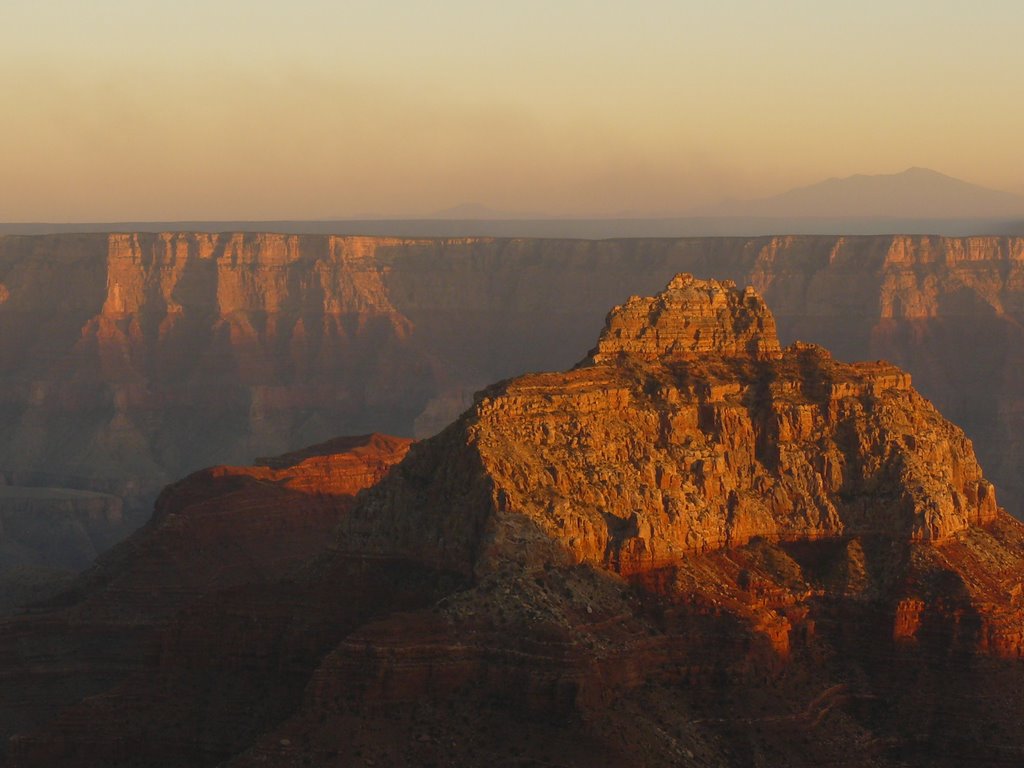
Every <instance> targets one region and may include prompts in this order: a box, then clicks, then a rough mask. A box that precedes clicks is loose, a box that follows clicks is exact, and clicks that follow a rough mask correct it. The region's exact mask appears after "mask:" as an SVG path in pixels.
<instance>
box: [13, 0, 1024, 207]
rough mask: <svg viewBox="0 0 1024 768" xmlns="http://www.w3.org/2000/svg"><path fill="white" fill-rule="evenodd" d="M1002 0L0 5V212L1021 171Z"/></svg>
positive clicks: (612, 192) (681, 202)
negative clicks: (908, 171)
mask: <svg viewBox="0 0 1024 768" xmlns="http://www.w3.org/2000/svg"><path fill="white" fill-rule="evenodd" d="M1022 32H1024V2H1021V0H973V1H972V2H966V1H964V2H961V1H960V0H955V1H954V0H856V2H847V1H846V0H828V1H827V2H824V1H823V0H776V1H774V2H768V1H767V0H702V1H701V2H696V1H691V0H675V1H674V2H671V1H669V0H633V2H625V1H623V2H601V0H561V1H560V0H543V1H538V0H517V2H507V1H506V2H492V1H491V0H472V1H470V0H432V1H431V2H411V1H407V2H396V1H395V0H373V1H372V2H363V1H362V0H334V1H333V2H326V1H324V2H314V1H313V0H291V1H290V2H288V3H284V2H267V1H265V0H245V1H244V2H243V1H242V0H202V1H200V0H175V1H174V2H170V1H168V2H153V1H152V0H90V2H82V0H2V2H0V99H2V101H0V103H2V112H0V146H2V148H3V150H2V153H0V220H4V221H19V220H20V221H25V220H46V221H103V220H132V219H135V220H141V219H184V218H201V219H217V218H254V219H259V218H326V217H336V216H353V215H361V214H368V213H380V214H422V213H429V212H431V211H433V210H437V209H440V208H445V207H448V206H451V205H455V204H458V203H461V202H465V201H472V202H478V203H482V204H485V205H488V206H491V207H494V208H500V209H506V210H518V211H526V212H531V211H536V212H542V213H554V214H600V213H608V212H618V211H633V212H641V213H651V212H657V211H666V212H667V211H680V210H684V209H686V208H687V207H688V206H691V205H695V204H701V203H705V202H713V201H717V200H718V199H721V198H722V197H725V196H735V197H749V196H758V195H763V194H771V193H775V192H778V191H782V190H783V189H786V188H788V187H791V186H795V185H798V184H806V183H811V182H814V181H818V180H820V179H822V178H825V177H828V176H845V175H849V174H852V173H891V172H896V171H900V170H903V169H904V168H906V167H908V166H912V165H917V166H925V167H929V168H934V169H936V170H940V171H943V172H945V173H948V174H951V175H954V176H958V177H961V178H965V179H967V180H969V181H973V182H976V183H981V184H985V185H988V186H994V187H1000V188H1010V187H1013V188H1019V187H1020V186H1021V185H1022V184H1024V143H1022V136H1024V99H1022V98H1021V95H1022V94H1024V64H1022V62H1021V58H1020V36H1021V33H1022Z"/></svg>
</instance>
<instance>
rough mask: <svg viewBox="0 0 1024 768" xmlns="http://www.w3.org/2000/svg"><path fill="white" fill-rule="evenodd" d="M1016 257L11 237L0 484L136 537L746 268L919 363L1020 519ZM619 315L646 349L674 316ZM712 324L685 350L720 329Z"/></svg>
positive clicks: (780, 245)
mask: <svg viewBox="0 0 1024 768" xmlns="http://www.w3.org/2000/svg"><path fill="white" fill-rule="evenodd" d="M1022 263H1024V240H1021V239H1019V238H995V237H991V238H985V237H978V238H939V237H926V236H916V237H902V236H901V237H892V236H887V237H847V238H842V237H764V238H710V239H708V238H704V239H702V238H689V239H637V240H604V241H571V240H539V239H488V238H460V239H398V238H364V237H341V236H337V237H332V236H286V235H274V234H237V233H236V234H232V233H228V234H219V235H211V234H190V233H165V234H132V233H122V234H111V235H54V236H40V237H3V238H0V424H2V425H3V427H4V428H3V430H0V480H2V481H3V482H5V483H7V484H9V485H12V486H32V487H58V488H70V489H75V490H81V491H88V492H95V493H101V494H106V495H110V496H113V497H115V498H117V499H121V500H122V503H123V516H124V521H125V522H124V524H123V525H122V526H121V527H120V529H119V531H118V532H117V535H123V533H125V532H126V531H127V530H129V529H130V528H131V527H133V526H135V525H138V524H139V523H141V522H142V521H143V520H144V519H145V517H146V516H147V515H148V510H149V508H150V503H151V501H152V499H153V498H154V497H155V495H156V493H157V492H158V490H159V488H160V487H162V485H164V484H165V483H167V482H170V481H172V480H174V479H175V478H177V477H180V476H181V475H184V474H187V473H188V472H191V471H193V470H195V469H198V468H200V467H203V466H209V465H213V464H221V463H246V462H250V461H252V459H253V458H254V457H256V456H260V455H268V454H273V453H280V452H283V451H287V450H292V449H294V448H297V447H299V446H302V445H307V444H310V443H314V442H317V441H321V440H325V439H327V438H329V437H331V436H332V435H336V434H345V433H362V432H368V431H372V430H382V431H387V432H389V433H394V434H403V435H408V436H413V435H415V436H418V437H426V436H429V435H431V434H434V433H436V432H437V431H439V430H440V429H441V428H443V427H444V425H446V424H447V423H449V422H450V421H451V420H452V419H454V418H455V417H456V416H457V415H458V414H459V413H461V412H462V411H463V410H465V409H466V408H467V407H468V406H469V405H470V404H471V403H472V397H473V393H474V392H475V391H477V390H479V389H480V388H482V387H484V386H486V385H487V384H488V383H490V382H492V381H496V380H498V379H502V378H505V377H508V376H513V375H518V374H520V373H522V372H524V371H531V370H532V371H538V370H561V369H564V368H566V367H569V366H571V365H572V364H573V363H574V362H575V361H576V360H578V359H579V355H580V350H582V349H587V348H588V347H589V346H591V345H592V344H593V331H594V328H595V327H599V324H600V322H601V320H602V318H603V317H604V315H605V314H606V312H607V310H608V308H609V307H610V306H613V305H615V304H618V303H620V302H622V301H623V299H624V298H625V297H627V296H629V295H630V294H631V293H632V294H637V295H639V296H650V297H652V298H653V297H655V296H656V295H657V294H659V293H660V292H661V290H662V289H663V288H664V286H665V285H666V283H667V282H668V281H669V280H670V279H671V278H672V277H673V275H675V274H676V273H679V272H688V273H692V274H694V275H695V276H696V277H697V278H715V279H730V280H733V281H735V282H736V284H737V285H741V286H746V285H751V286H753V287H754V289H756V291H757V292H758V293H759V295H761V296H762V297H763V298H764V300H765V302H766V304H767V305H768V306H769V307H770V308H771V309H772V311H773V314H774V317H775V323H776V324H777V330H778V336H779V339H780V340H781V343H782V344H789V343H791V342H793V341H796V340H802V341H806V342H813V343H817V344H820V345H823V346H825V347H826V348H828V349H830V350H831V352H832V354H833V355H834V356H835V357H836V359H839V360H854V359H867V360H874V359H879V358H882V359H886V360H889V361H891V362H893V363H894V364H896V365H899V366H900V367H901V368H903V369H904V370H907V371H908V372H909V373H911V374H912V375H913V377H914V383H915V386H916V387H917V388H918V390H919V391H920V392H921V393H922V394H923V395H925V396H926V397H928V398H929V399H930V400H932V401H933V402H934V403H935V404H936V406H937V407H938V408H939V409H940V410H941V411H942V412H943V413H944V414H945V415H947V416H948V417H949V418H951V419H952V420H953V421H954V422H955V423H957V424H959V425H960V426H962V427H963V428H964V429H965V431H966V432H967V434H968V436H970V437H971V438H972V440H973V441H974V445H975V449H976V450H977V451H978V455H979V457H980V459H981V463H982V466H984V467H985V469H986V472H987V473H988V476H989V477H990V478H991V479H992V481H993V482H994V483H995V485H996V487H997V489H998V491H999V497H1000V500H1001V501H1002V502H1003V503H1004V504H1005V505H1006V506H1007V508H1008V509H1010V510H1011V511H1012V512H1014V513H1017V512H1018V511H1020V505H1021V503H1022V501H1021V500H1022V499H1024V484H1022V483H1024V481H1022V480H1021V478H1024V442H1022V440H1021V437H1020V436H1021V435H1024V373H1022V372H1024V357H1022V355H1024V352H1022V350H1024V331H1022V330H1021V329H1022V328H1024V325H1022V320H1024V271H1022V269H1021V264H1022ZM739 301H740V304H742V301H741V300H739ZM738 306H739V305H738ZM649 309H651V308H647V307H640V306H638V307H636V310H637V311H638V312H646V311H648V310H649ZM708 309H709V311H710V312H711V313H712V315H714V314H715V313H716V312H717V311H718V310H717V309H712V308H710V307H709V308H708ZM730 311H731V310H730ZM737 311H739V310H737ZM712 315H709V316H708V317H711V316H712ZM738 318H739V316H737V319H738ZM623 322H624V323H625V324H626V325H624V326H623V328H622V329H621V330H622V332H623V333H624V334H625V335H624V336H622V337H621V338H620V341H619V342H618V343H620V344H622V343H625V341H627V340H628V341H629V344H630V345H632V346H631V349H632V351H635V352H637V351H639V350H640V349H641V347H643V346H644V345H649V344H650V343H651V341H652V339H654V338H655V335H660V334H665V333H667V334H669V336H671V334H672V333H674V332H675V331H673V330H672V329H668V328H665V327H659V326H657V324H655V325H654V326H652V327H653V328H654V330H653V331H652V332H651V334H652V335H651V336H650V337H645V338H643V339H640V338H630V337H629V334H628V331H627V326H628V324H629V323H632V322H633V320H624V321H623ZM698 325H699V324H697V325H694V326H693V327H692V328H691V329H689V330H688V331H687V332H689V331H692V332H693V334H694V335H693V336H690V337H689V338H688V342H687V343H689V344H690V345H691V346H694V345H695V346H694V348H695V349H696V348H698V347H700V345H703V344H711V343H714V342H713V339H710V338H704V337H701V338H700V339H697V338H696V336H695V334H696V333H697V331H698V330H699V327H698ZM678 341H679V342H680V343H682V341H683V338H682V337H680V339H679V340H678ZM738 343H740V344H741V346H742V343H741V342H738ZM764 352H765V353H767V352H768V350H764ZM758 354H760V353H758Z"/></svg>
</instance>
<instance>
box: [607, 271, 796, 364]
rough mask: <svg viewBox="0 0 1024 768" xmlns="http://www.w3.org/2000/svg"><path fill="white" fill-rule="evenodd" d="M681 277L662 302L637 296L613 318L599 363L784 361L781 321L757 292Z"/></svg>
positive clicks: (653, 298)
mask: <svg viewBox="0 0 1024 768" xmlns="http://www.w3.org/2000/svg"><path fill="white" fill-rule="evenodd" d="M734 287H735V283H726V284H724V285H723V284H718V283H714V282H711V283H707V282H701V281H698V280H696V279H695V278H694V277H693V276H692V275H676V276H675V277H674V278H672V281H671V282H670V283H669V284H668V289H667V290H665V291H664V292H663V293H660V294H658V295H657V296H653V297H649V298H641V297H639V296H633V297H631V298H630V300H629V301H628V302H627V303H626V304H625V305H623V306H621V307H616V308H615V309H613V310H612V312H611V314H610V315H609V316H608V321H607V323H606V324H605V329H604V331H603V332H602V333H601V338H599V339H598V341H597V349H596V350H595V351H594V353H593V354H592V355H591V360H592V361H593V362H595V363H600V362H604V361H606V360H612V359H614V358H616V357H627V358H634V359H641V360H659V359H661V358H668V357H683V356H687V357H701V356H710V357H749V358H753V359H760V358H773V357H778V356H779V354H780V351H779V340H778V338H777V336H776V332H775V319H774V318H773V317H772V315H771V313H770V312H769V311H768V307H766V306H765V304H764V301H763V300H762V299H761V297H760V296H758V295H757V293H755V291H754V289H753V288H748V289H747V290H744V291H742V292H740V291H734V290H731V289H732V288H734Z"/></svg>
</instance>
